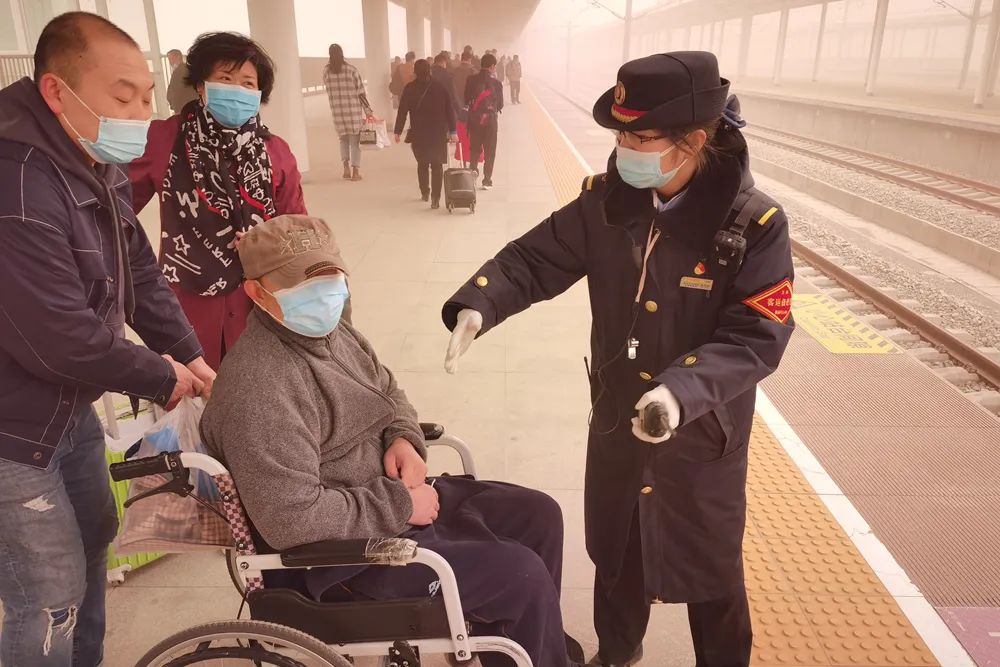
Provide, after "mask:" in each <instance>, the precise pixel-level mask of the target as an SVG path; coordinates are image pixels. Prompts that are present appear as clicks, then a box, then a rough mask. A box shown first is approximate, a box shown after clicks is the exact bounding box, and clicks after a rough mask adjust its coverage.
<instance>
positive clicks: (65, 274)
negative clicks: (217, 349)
mask: <svg viewBox="0 0 1000 667" xmlns="http://www.w3.org/2000/svg"><path fill="white" fill-rule="evenodd" d="M152 97H153V76H152V74H151V73H150V71H149V67H148V66H147V64H146V57H145V56H144V55H143V52H142V49H141V48H140V47H139V45H138V44H136V42H135V40H133V39H132V38H131V37H130V36H129V35H128V34H127V33H126V32H124V31H123V30H121V29H119V28H118V27H117V26H115V25H114V24H113V23H111V22H109V21H107V20H105V19H103V18H101V17H99V16H96V15H94V14H88V13H86V12H69V13H66V14H62V15H60V16H57V17H56V18H54V19H52V21H50V22H49V23H48V24H47V25H46V26H45V27H44V28H43V29H42V32H41V35H40V36H39V38H38V43H37V45H36V47H35V55H34V80H32V79H29V78H23V79H21V80H19V81H16V82H15V83H13V84H11V85H9V86H7V87H6V88H4V89H3V90H2V91H0V193H2V195H0V285H3V287H2V289H0V313H2V316H0V572H2V573H3V574H2V575H0V604H2V606H3V610H4V617H3V629H2V631H0V664H3V665H6V666H8V667H71V666H76V667H94V666H95V665H100V664H101V662H102V660H103V657H104V648H103V644H104V634H105V632H104V631H105V585H106V583H107V555H108V544H110V543H111V540H112V539H113V538H114V536H115V533H116V531H117V528H118V520H117V515H116V511H115V499H114V497H113V495H112V493H111V484H110V479H108V466H107V462H106V459H105V452H106V449H105V441H104V429H103V428H102V426H101V421H100V419H98V417H97V414H96V413H95V412H94V408H93V407H92V403H93V402H94V401H96V400H97V399H98V398H100V396H101V394H102V393H104V392H117V393H122V394H126V395H127V396H129V397H130V398H131V399H132V401H133V405H134V406H136V407H137V406H138V399H140V398H142V399H146V400H149V401H153V402H155V403H157V404H159V405H162V406H167V405H170V404H173V403H175V402H177V401H179V400H180V399H181V398H182V397H184V396H194V395H196V394H199V393H201V394H202V395H203V396H204V397H205V398H208V396H209V394H210V393H211V389H212V383H213V381H214V378H215V373H214V371H212V370H211V369H210V368H209V367H208V366H207V365H206V364H205V361H204V359H203V358H202V350H201V347H200V346H199V345H198V338H197V337H196V336H195V335H194V331H192V329H191V325H190V324H189V323H188V320H187V318H186V317H184V313H183V311H182V310H181V308H180V306H179V305H178V304H177V299H176V298H175V297H174V295H173V293H172V292H171V291H170V288H169V287H167V282H166V280H165V279H164V277H163V274H162V273H161V272H160V269H159V268H158V267H157V266H156V256H155V255H154V254H153V249H152V248H151V246H150V243H149V239H148V238H147V237H146V232H145V231H144V230H143V226H142V224H141V223H140V222H139V220H138V219H137V218H136V217H135V213H134V212H133V207H132V201H131V197H130V194H129V186H128V179H127V177H126V175H125V171H126V170H127V167H126V166H125V165H126V164H127V163H128V162H130V161H131V160H133V159H134V158H137V157H138V156H139V155H141V154H142V151H143V147H144V146H145V144H146V130H147V128H148V125H149V119H150V115H151V102H152ZM126 324H127V325H129V326H130V327H131V328H132V329H133V330H134V331H135V332H136V333H137V334H139V336H140V337H141V338H142V341H143V342H144V343H145V346H143V345H140V344H136V343H133V342H131V341H130V340H129V339H128V338H126V336H125V325H126ZM112 659H113V660H114V657H113V656H112Z"/></svg>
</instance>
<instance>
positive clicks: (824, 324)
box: [792, 294, 898, 354]
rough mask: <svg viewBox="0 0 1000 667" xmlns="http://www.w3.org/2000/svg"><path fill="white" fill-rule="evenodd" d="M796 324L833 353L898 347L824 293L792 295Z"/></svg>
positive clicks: (874, 351)
mask: <svg viewBox="0 0 1000 667" xmlns="http://www.w3.org/2000/svg"><path fill="white" fill-rule="evenodd" d="M792 315H793V316H794V317H795V325H796V326H797V327H799V328H801V329H803V330H805V331H806V332H808V333H809V335H810V336H812V337H813V338H815V339H816V341H817V342H819V343H820V344H821V345H822V346H823V347H825V348H826V349H827V351H828V352H831V353H833V354H889V353H891V352H897V351H898V348H897V347H896V346H895V345H894V344H893V343H892V342H890V341H888V340H886V339H885V338H883V337H882V335H881V334H879V333H878V332H877V331H875V330H874V329H872V328H871V327H869V326H867V325H866V324H865V323H864V322H862V321H861V320H859V319H858V318H857V317H855V315H854V314H853V313H852V312H851V311H849V310H847V309H846V308H843V307H841V306H840V305H839V304H838V303H837V302H836V301H834V300H833V299H831V298H830V297H827V296H824V295H822V294H796V295H795V296H794V297H792Z"/></svg>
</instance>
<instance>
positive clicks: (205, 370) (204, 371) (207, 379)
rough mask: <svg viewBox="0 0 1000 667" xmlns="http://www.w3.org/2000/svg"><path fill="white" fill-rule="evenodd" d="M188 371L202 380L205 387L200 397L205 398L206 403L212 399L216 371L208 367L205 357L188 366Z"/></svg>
mask: <svg viewBox="0 0 1000 667" xmlns="http://www.w3.org/2000/svg"><path fill="white" fill-rule="evenodd" d="M187 367H188V370H189V371H191V372H192V373H194V376H195V377H196V378H198V379H199V380H201V382H202V384H203V385H204V386H203V387H202V389H201V392H200V393H199V396H201V397H202V398H204V399H205V400H206V401H207V400H208V399H210V398H212V387H213V385H215V371H213V370H212V367H211V366H209V365H208V363H207V362H206V361H205V358H204V357H198V358H197V359H195V360H194V361H192V362H191V363H190V364H188V365H187Z"/></svg>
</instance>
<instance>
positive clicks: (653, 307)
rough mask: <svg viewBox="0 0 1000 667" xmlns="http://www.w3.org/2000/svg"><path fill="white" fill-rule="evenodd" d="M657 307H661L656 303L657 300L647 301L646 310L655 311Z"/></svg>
mask: <svg viewBox="0 0 1000 667" xmlns="http://www.w3.org/2000/svg"><path fill="white" fill-rule="evenodd" d="M657 308H659V306H657V305H656V302H655V301H647V302H646V310H647V311H648V312H650V313H655V312H656V309H657Z"/></svg>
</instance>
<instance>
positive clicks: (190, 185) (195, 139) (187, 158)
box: [129, 32, 306, 369]
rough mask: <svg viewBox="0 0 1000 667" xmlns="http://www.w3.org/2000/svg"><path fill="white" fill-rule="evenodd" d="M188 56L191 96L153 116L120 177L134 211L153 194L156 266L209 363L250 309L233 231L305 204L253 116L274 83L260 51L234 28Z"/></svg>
mask: <svg viewBox="0 0 1000 667" xmlns="http://www.w3.org/2000/svg"><path fill="white" fill-rule="evenodd" d="M189 63H190V68H191V72H190V78H191V81H192V83H193V84H194V85H195V88H196V89H197V90H198V91H199V96H200V97H199V98H198V99H197V100H195V101H193V102H190V103H188V104H187V106H185V107H184V109H183V110H182V112H181V113H180V114H179V115H177V116H171V117H170V118H168V119H166V120H157V121H153V123H152V125H151V126H150V129H149V141H148V142H147V145H146V152H145V153H144V154H143V156H142V157H141V158H139V159H138V160H136V161H135V162H134V163H132V166H131V168H130V169H129V180H130V181H131V183H132V196H133V198H134V202H135V208H136V210H141V209H142V208H143V207H144V206H145V205H146V203H147V202H148V201H149V200H150V199H151V198H153V197H154V196H155V197H156V199H157V201H158V202H159V207H160V225H161V229H162V233H163V238H162V240H161V243H160V268H161V269H162V271H163V275H164V277H165V278H166V280H167V282H169V283H170V286H171V288H173V290H174V293H175V294H176V295H177V298H178V299H179V300H180V303H181V306H183V308H184V312H185V313H186V314H187V316H188V318H189V319H190V320H191V323H192V324H194V329H195V332H196V333H197V334H198V340H200V341H201V345H202V347H203V348H204V349H205V359H206V361H207V362H208V364H209V366H211V367H212V368H214V369H218V368H219V364H221V363H222V359H223V358H224V357H225V355H226V351H227V350H231V349H232V347H233V345H235V344H236V340H237V339H238V338H239V337H240V334H242V333H243V329H244V328H245V327H246V322H247V315H248V314H249V313H250V311H251V309H252V308H253V304H252V303H251V302H250V299H249V298H248V297H247V296H246V294H244V293H243V290H241V289H239V287H240V280H241V279H242V278H243V267H241V266H240V260H239V256H238V255H237V253H236V249H235V245H234V244H235V242H236V239H237V237H238V236H239V235H240V234H241V233H243V232H246V231H248V230H249V229H251V228H253V227H254V225H256V224H258V223H259V222H263V221H264V220H267V219H268V218H271V217H274V216H275V215H281V214H282V213H305V212H306V206H305V201H304V200H303V195H302V176H301V175H300V174H299V169H298V165H297V164H296V162H295V156H294V155H293V154H292V150H291V148H289V146H288V144H287V143H285V141H284V140H283V139H282V138H281V137H279V136H277V135H275V134H271V132H270V131H269V130H268V129H267V128H266V127H265V126H264V125H263V124H262V123H261V120H260V115H259V109H260V105H261V104H262V103H264V104H266V103H267V101H268V100H269V99H270V96H271V91H272V89H273V87H274V64H273V63H272V62H271V59H270V57H269V56H268V55H267V53H266V52H265V51H264V50H263V49H262V48H261V47H260V45H258V44H257V43H256V42H254V41H253V40H252V39H250V38H249V37H246V36H245V35H241V34H239V33H230V32H220V33H206V34H204V35H201V36H200V37H198V39H197V40H196V41H195V43H194V45H193V46H192V47H191V51H190V54H189ZM201 96H203V97H201Z"/></svg>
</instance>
